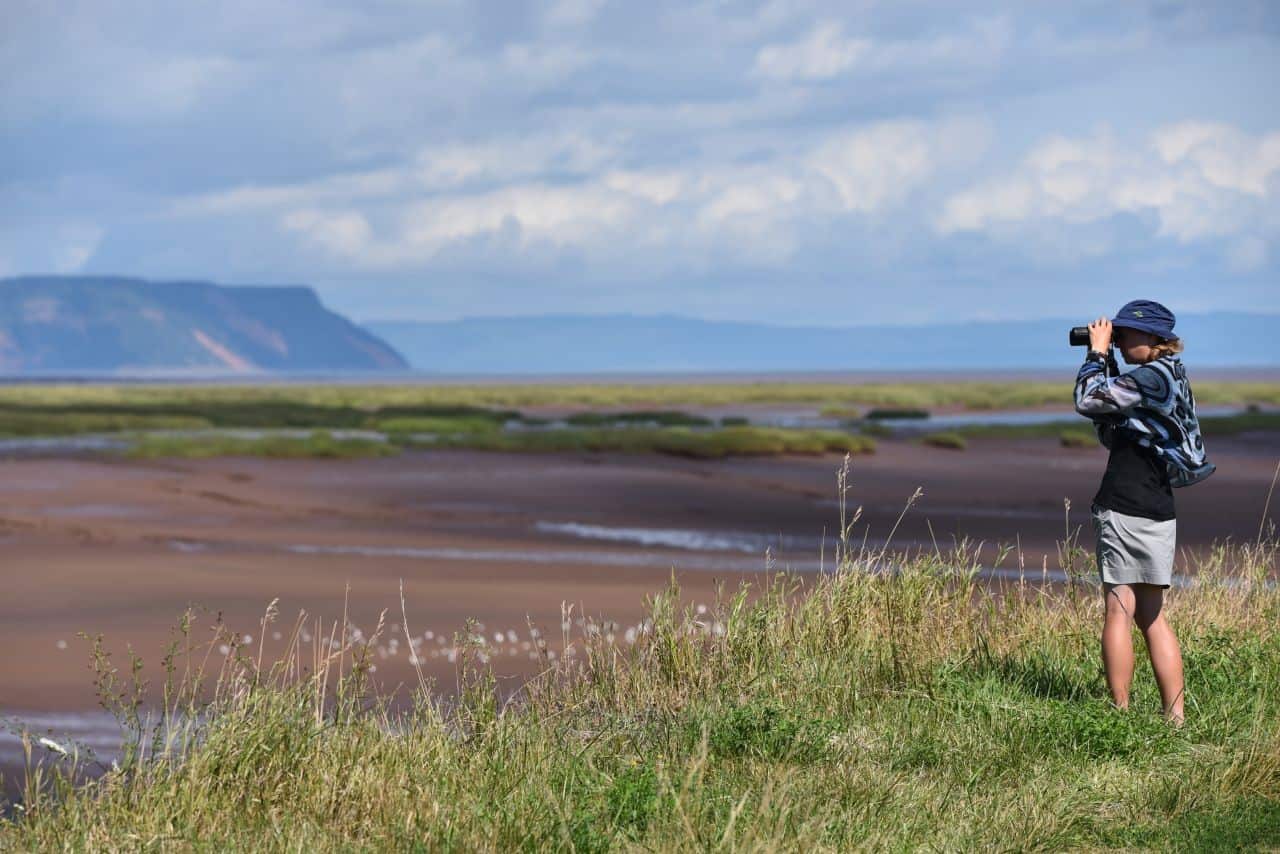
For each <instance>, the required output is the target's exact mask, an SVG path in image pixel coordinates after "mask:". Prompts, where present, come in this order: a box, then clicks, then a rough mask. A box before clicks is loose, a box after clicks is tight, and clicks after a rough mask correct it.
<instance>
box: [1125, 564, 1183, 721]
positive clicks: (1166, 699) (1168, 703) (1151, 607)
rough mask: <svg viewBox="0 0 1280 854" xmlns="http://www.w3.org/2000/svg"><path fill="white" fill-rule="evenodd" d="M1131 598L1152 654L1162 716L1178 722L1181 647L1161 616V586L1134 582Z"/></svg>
mask: <svg viewBox="0 0 1280 854" xmlns="http://www.w3.org/2000/svg"><path fill="white" fill-rule="evenodd" d="M1134 598H1135V600H1136V602H1135V608H1134V612H1133V613H1134V619H1135V620H1136V621H1137V623H1138V628H1139V629H1141V630H1142V636H1143V637H1145V638H1146V639H1147V652H1148V653H1149V654H1150V655H1151V669H1152V670H1154V671H1155V674H1156V684H1157V685H1159V686H1160V700H1161V702H1162V703H1163V705H1164V714H1165V717H1167V718H1168V719H1169V720H1171V721H1173V722H1174V723H1176V724H1181V723H1182V720H1183V714H1182V695H1183V691H1184V684H1183V680H1182V650H1181V649H1180V648H1179V647H1178V639H1177V638H1176V637H1175V636H1174V634H1173V628H1172V627H1170V625H1169V622H1168V621H1167V620H1166V619H1165V618H1164V589H1163V588H1161V587H1156V586H1155V585H1153V584H1135V585H1134Z"/></svg>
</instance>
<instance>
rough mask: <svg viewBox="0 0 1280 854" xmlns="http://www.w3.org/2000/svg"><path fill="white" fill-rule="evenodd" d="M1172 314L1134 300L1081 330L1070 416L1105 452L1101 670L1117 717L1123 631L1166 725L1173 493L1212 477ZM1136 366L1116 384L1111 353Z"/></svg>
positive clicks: (1177, 707) (1174, 695)
mask: <svg viewBox="0 0 1280 854" xmlns="http://www.w3.org/2000/svg"><path fill="white" fill-rule="evenodd" d="M1173 325H1174V316H1173V312H1171V311H1169V309H1167V308H1165V307H1164V306H1163V305H1161V304H1160V303H1158V302H1152V301H1150V300H1135V301H1134V302H1130V303H1128V304H1126V305H1125V306H1124V307H1123V308H1121V309H1120V311H1119V312H1118V313H1117V314H1116V316H1115V318H1114V319H1112V320H1107V319H1106V318H1105V317H1100V318H1098V319H1097V320H1095V321H1094V322H1093V323H1091V324H1089V338H1090V346H1089V354H1088V356H1087V357H1086V359H1085V363H1084V365H1083V366H1082V367H1081V368H1080V372H1079V374H1078V375H1077V376H1076V389H1075V402H1076V411H1077V412H1079V413H1080V414H1081V415H1085V416H1087V417H1089V418H1091V419H1093V421H1094V424H1095V426H1096V428H1097V430H1098V438H1099V439H1100V440H1101V442H1102V444H1103V445H1105V446H1106V447H1107V448H1109V449H1110V450H1111V456H1110V458H1109V459H1108V460H1107V470H1106V473H1105V474H1104V475H1103V476H1102V485H1101V486H1100V487H1099V488H1098V493H1097V495H1095V496H1094V499H1093V527H1094V533H1095V534H1096V536H1097V554H1098V569H1099V572H1100V573H1101V575H1102V590H1103V595H1104V597H1105V601H1106V617H1105V622H1104V624H1103V628H1102V664H1103V668H1104V669H1105V670H1106V675H1107V687H1108V688H1110V690H1111V696H1112V699H1114V700H1115V703H1116V705H1117V706H1118V707H1120V708H1122V709H1127V708H1128V707H1129V686H1130V684H1131V683H1132V681H1133V668H1134V663H1133V639H1132V634H1131V626H1132V624H1133V622H1135V621H1136V622H1137V624H1138V628H1140V629H1141V630H1142V635H1143V637H1144V638H1146V641H1147V652H1148V653H1149V654H1150V656H1151V666H1152V669H1153V670H1154V671H1155V675H1156V683H1157V684H1158V685H1159V686H1160V698H1161V700H1162V701H1163V704H1164V713H1165V715H1166V717H1168V719H1169V720H1171V721H1173V722H1174V723H1176V724H1181V723H1182V720H1183V703H1182V700H1183V681H1182V653H1181V650H1180V649H1179V648H1178V640H1177V638H1176V637H1174V634H1173V629H1171V628H1170V627H1169V624H1168V622H1167V621H1166V620H1165V618H1164V613H1163V606H1164V591H1165V588H1167V587H1168V586H1169V585H1170V583H1172V580H1173V555H1174V549H1175V544H1176V532H1177V521H1176V517H1175V514H1174V502H1173V490H1172V487H1175V486H1188V485H1190V484H1193V483H1198V482H1200V481H1201V480H1203V479H1205V478H1206V477H1208V476H1209V475H1210V474H1212V473H1213V470H1214V466H1213V464H1212V463H1209V462H1208V461H1207V460H1206V459H1205V452H1204V442H1203V441H1202V440H1201V437H1200V424H1199V422H1198V421H1197V419H1196V407H1195V397H1194V396H1193V395H1192V393H1191V385H1190V383H1189V382H1188V381H1187V372H1186V368H1184V367H1183V365H1182V361H1181V360H1180V359H1179V358H1178V354H1179V353H1181V352H1182V341H1181V340H1180V339H1179V338H1178V337H1177V336H1176V335H1175V334H1174V332H1173ZM1113 344H1114V345H1115V346H1116V347H1117V348H1119V350H1120V353H1121V354H1122V355H1123V356H1124V360H1125V362H1126V363H1128V364H1130V365H1138V366H1139V367H1137V368H1135V369H1134V370H1132V371H1129V372H1128V373H1126V374H1123V375H1120V376H1116V373H1117V371H1116V370H1115V362H1114V360H1113V359H1112V357H1111V347H1112V345H1113Z"/></svg>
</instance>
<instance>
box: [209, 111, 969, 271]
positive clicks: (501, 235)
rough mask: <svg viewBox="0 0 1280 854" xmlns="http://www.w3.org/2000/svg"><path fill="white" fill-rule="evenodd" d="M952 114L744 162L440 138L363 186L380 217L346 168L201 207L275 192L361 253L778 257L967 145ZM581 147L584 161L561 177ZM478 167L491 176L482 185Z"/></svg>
mask: <svg viewBox="0 0 1280 854" xmlns="http://www.w3.org/2000/svg"><path fill="white" fill-rule="evenodd" d="M957 128H959V129H960V131H965V132H966V133H967V132H968V131H969V130H971V128H970V126H969V125H968V124H967V123H955V122H939V123H925V122H906V121H903V122H883V123H876V124H871V125H866V126H859V127H853V128H843V129H839V130H836V131H834V132H831V133H828V134H825V135H823V136H821V137H820V138H819V140H818V141H817V142H816V143H814V144H811V145H809V146H806V147H802V148H799V149H797V150H794V151H791V150H787V151H776V152H774V153H773V155H772V156H770V157H768V158H764V159H757V160H755V161H753V162H749V163H744V164H739V165H733V164H722V163H719V162H700V161H695V162H688V163H684V164H682V165H680V166H678V167H674V168H668V169H654V170H644V169H641V170H635V169H619V168H612V169H610V168H607V166H608V165H609V160H610V159H611V157H612V156H613V149H611V148H610V147H609V146H607V145H600V144H597V143H594V142H592V141H590V140H582V139H573V138H569V139H568V142H567V143H566V141H565V140H564V139H561V140H559V141H558V142H555V143H554V144H531V145H524V146H523V147H522V144H521V143H520V142H519V141H517V140H498V141H494V142H492V143H490V144H488V145H486V146H480V147H478V148H477V149H476V150H475V151H470V150H467V149H464V148H458V149H456V150H454V149H450V150H448V151H444V152H441V151H439V150H433V151H432V152H431V153H430V155H429V156H425V157H419V158H418V159H417V161H416V162H415V165H414V166H413V167H411V168H408V169H406V170H405V176H406V178H410V177H412V178H416V179H417V180H416V182H414V181H409V180H406V181H405V182H402V183H401V184H400V185H399V187H398V188H397V190H398V191H400V192H396V193H395V194H394V195H391V197H389V198H385V199H381V200H380V199H377V198H369V199H367V200H366V202H367V205H368V206H369V207H370V208H377V209H379V210H383V211H390V214H389V215H387V216H385V217H383V220H382V227H381V228H378V227H376V226H371V225H370V222H371V221H370V219H369V218H367V217H361V218H357V217H356V216H355V212H356V211H358V210H359V209H360V208H359V207H353V204H354V205H358V204H359V202H360V199H358V198H355V197H354V196H353V197H348V198H346V199H339V198H338V197H337V196H336V194H335V192H334V191H335V188H336V187H342V186H354V187H364V186H366V185H367V184H368V183H370V182H365V183H361V182H357V181H354V180H351V179H350V178H344V179H332V180H328V181H325V182H320V183H319V184H314V185H310V186H303V187H295V188H249V189H242V190H235V191H231V192H230V193H224V194H220V196H219V197H217V199H216V200H214V201H213V202H209V201H203V202H198V203H196V207H198V208H204V209H209V208H213V209H218V208H220V207H222V206H225V205H226V204H228V203H243V204H254V205H258V204H266V205H274V206H276V207H277V208H278V210H279V222H280V224H281V227H282V228H284V229H285V230H286V231H288V232H291V233H296V234H301V235H303V236H304V237H305V239H306V240H307V241H308V243H310V244H311V245H314V246H318V247H321V248H323V249H324V250H326V251H327V252H328V253H330V254H331V255H334V256H336V257H339V258H342V259H344V260H345V261H347V262H348V263H351V264H353V265H355V266H357V267H362V266H367V267H373V268H390V267H402V266H412V265H416V264H423V263H426V262H428V261H429V260H430V259H431V258H432V257H434V256H435V255H436V254H438V253H439V252H441V251H443V250H445V249H447V248H448V247H450V246H453V245H458V244H464V243H466V242H468V241H472V240H475V239H477V238H494V239H497V240H499V241H500V243H501V244H502V245H503V246H504V247H506V248H508V249H510V250H513V251H521V250H522V249H529V248H531V247H537V246H550V247H559V248H573V249H575V250H577V251H581V252H585V253H587V254H588V255H590V256H594V257H597V258H600V259H605V258H607V257H610V256H615V255H617V254H626V253H630V252H642V251H646V250H651V249H656V250H658V251H661V252H664V253H667V254H669V255H671V256H672V258H673V259H680V258H684V259H685V260H688V261H690V262H691V263H695V264H696V263H697V262H698V260H699V259H705V258H706V257H708V254H707V253H716V252H729V253H735V254H736V255H737V256H738V257H741V258H752V259H756V260H760V261H768V262H770V263H777V262H780V261H782V260H784V259H785V258H786V257H787V256H788V254H789V253H791V252H792V251H794V250H795V248H796V246H797V245H798V242H799V239H800V237H801V236H802V233H803V231H804V228H805V224H806V223H809V222H814V221H827V220H833V219H835V218H838V217H843V216H859V217H876V216H882V215H884V214H885V213H886V212H888V211H891V210H893V209H894V208H896V207H898V206H900V205H902V204H904V203H905V202H906V200H907V199H909V198H910V197H911V195H912V194H913V193H914V192H916V191H917V190H919V189H920V188H921V187H922V186H923V185H924V184H925V183H926V182H927V181H928V179H929V178H930V176H931V175H932V174H933V172H934V170H935V169H936V168H937V166H938V164H939V163H942V162H945V161H947V160H948V159H949V158H952V157H954V156H955V153H954V151H952V150H951V149H952V148H959V149H963V148H964V147H965V145H964V144H960V143H957V142H956V140H958V139H963V138H964V133H960V132H958V131H957ZM968 136H969V138H972V137H973V134H972V133H969V134H968ZM549 139H550V138H549ZM544 143H545V141H544ZM504 151H509V152H511V153H512V156H511V157H510V158H509V160H508V161H504V160H502V159H501V158H500V154H501V153H502V152H504ZM522 152H523V154H522ZM577 161H581V162H580V164H579V165H580V167H581V170H582V171H581V174H576V175H571V176H570V178H568V179H567V180H566V179H564V178H563V172H564V170H565V168H566V167H567V166H572V165H573V164H574V163H575V162H577ZM424 163H426V164H428V166H426V167H424V166H423V164H424ZM554 175H561V176H562V177H561V179H560V180H553V179H552V178H553V176H554ZM481 177H484V178H485V179H487V181H489V182H497V186H494V187H492V188H489V189H485V188H484V184H485V183H486V181H481V180H479V179H480V178H481ZM502 178H508V179H510V180H506V181H502V180H500V179H502ZM391 183H394V182H391Z"/></svg>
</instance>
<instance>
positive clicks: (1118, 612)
mask: <svg viewBox="0 0 1280 854" xmlns="http://www.w3.org/2000/svg"><path fill="white" fill-rule="evenodd" d="M1103 595H1104V596H1105V597H1106V599H1105V601H1106V615H1107V619H1108V620H1119V619H1123V620H1126V621H1128V620H1132V619H1133V618H1134V611H1135V607H1136V602H1135V598H1134V593H1133V587H1132V586H1131V585H1128V584H1106V585H1104V586H1103Z"/></svg>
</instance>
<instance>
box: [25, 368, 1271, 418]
mask: <svg viewBox="0 0 1280 854" xmlns="http://www.w3.org/2000/svg"><path fill="white" fill-rule="evenodd" d="M1070 387H1071V382H1070V377H1069V376H1068V377H1067V378H1066V379H1065V380H1064V381H1060V382H1059V381H1054V382H1046V381H1013V382H1007V381H1006V382H975V381H948V382H866V383H836V382H828V383H812V382H779V381H768V382H742V383H687V384H686V383H671V384H645V383H600V384H579V385H570V384H510V385H487V384H477V385H471V386H466V385H404V386H396V385H382V384H376V385H375V384H370V385H289V386H265V385H264V386H250V385H230V386H214V385H193V386H183V385H146V386H137V385H115V386H111V385H20V386H9V387H4V388H0V407H20V406H25V407H29V406H52V405H57V406H63V407H82V408H92V407H103V406H112V407H122V406H140V407H148V408H159V409H161V410H163V411H168V410H170V409H173V408H174V407H188V408H195V409H199V408H202V407H215V408H216V407H230V406H239V407H242V408H243V409H245V410H246V411H252V410H253V409H254V408H255V407H262V406H270V405H275V404H280V403H281V402H289V403H293V404H296V405H305V406H308V407H313V408H314V407H321V408H329V409H333V408H336V409H347V410H353V411H357V412H370V411H374V410H378V409H385V408H387V407H407V408H421V407H435V408H439V407H470V408H493V407H501V408H521V407H527V406H583V407H591V408H606V407H611V408H616V407H640V406H646V407H648V406H656V407H668V406H672V405H701V406H724V405H732V404H739V403H765V404H768V403H777V404H783V403H813V404H818V405H823V406H840V405H858V406H865V407H895V408H910V409H926V410H927V409H936V408H939V407H961V408H968V409H1017V408H1026V407H1036V406H1052V405H1061V404H1062V402H1063V400H1064V399H1065V398H1069V396H1070ZM1196 399H1197V400H1198V401H1199V402H1200V403H1201V404H1205V405H1218V404H1223V405H1226V404H1237V405H1241V406H1243V405H1245V404H1249V403H1255V404H1261V405H1268V406H1276V405H1280V383H1276V382H1236V381H1219V380H1202V381H1198V382H1197V383H1196ZM298 426H308V425H298ZM316 426H335V427H336V426H355V425H339V424H328V425H316Z"/></svg>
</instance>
